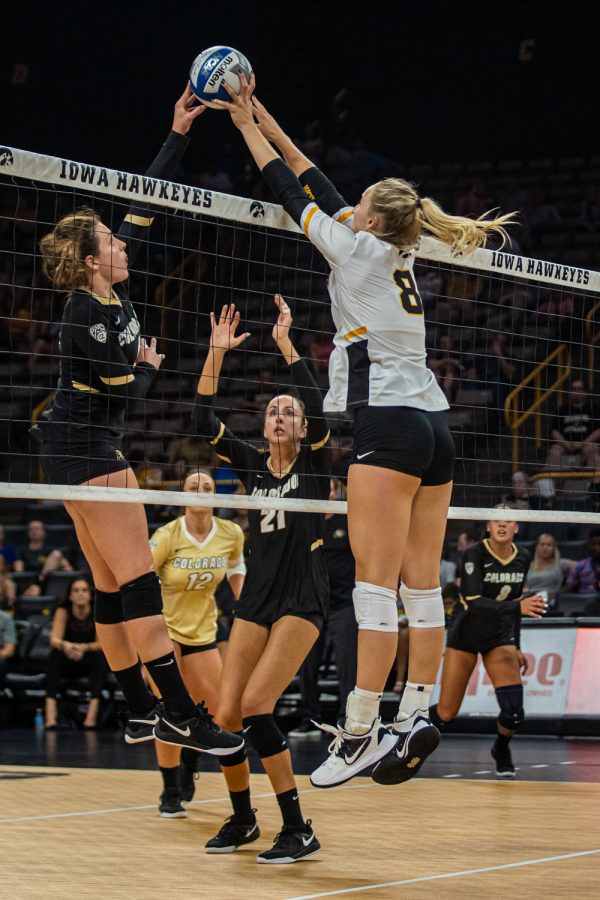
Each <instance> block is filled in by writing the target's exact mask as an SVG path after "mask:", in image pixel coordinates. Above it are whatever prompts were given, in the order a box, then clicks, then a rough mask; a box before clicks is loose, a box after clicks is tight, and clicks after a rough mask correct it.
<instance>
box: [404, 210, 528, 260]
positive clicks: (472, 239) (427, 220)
mask: <svg viewBox="0 0 600 900" xmlns="http://www.w3.org/2000/svg"><path fill="white" fill-rule="evenodd" d="M420 205H421V209H420V210H419V211H418V212H417V216H418V218H419V219H420V220H421V223H422V225H421V227H422V230H423V231H427V232H429V233H430V234H432V235H433V237H435V238H437V239H438V241H441V242H442V243H443V244H448V246H449V247H450V248H451V249H452V252H453V253H455V254H457V255H458V254H466V253H472V252H473V250H477V249H478V248H479V247H485V245H486V243H487V240H488V237H489V235H490V234H497V235H499V236H500V238H501V239H502V244H501V245H500V246H501V247H503V246H504V244H505V243H506V242H507V241H508V234H507V233H506V230H505V228H504V226H505V225H507V224H508V223H509V222H512V221H513V218H514V213H507V214H506V215H504V216H497V217H495V218H488V216H490V215H491V212H492V211H490V212H488V213H484V214H483V215H482V216H479V218H478V219H467V218H466V217H465V216H451V215H449V214H448V213H445V212H444V210H443V209H442V208H441V206H439V205H438V204H437V203H436V202H435V200H432V199H431V197H423V198H422V199H421V204H420Z"/></svg>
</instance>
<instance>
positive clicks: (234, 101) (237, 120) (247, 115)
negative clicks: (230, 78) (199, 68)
mask: <svg viewBox="0 0 600 900" xmlns="http://www.w3.org/2000/svg"><path fill="white" fill-rule="evenodd" d="M238 78H239V79H240V92H239V94H236V92H235V91H234V90H233V88H232V87H231V86H230V85H229V84H227V82H226V81H224V82H223V88H224V89H225V90H226V91H227V93H228V94H229V96H230V97H231V100H230V101H229V102H227V101H226V100H213V103H214V104H215V106H218V107H219V108H220V109H226V110H227V111H228V112H229V114H230V115H231V119H232V121H233V124H234V125H235V126H236V127H237V128H239V129H240V131H243V130H244V129H245V128H256V122H255V121H254V107H253V106H252V94H253V93H254V88H255V87H256V79H255V78H254V73H253V74H252V75H251V76H250V81H246V77H245V75H244V73H243V72H240V73H239V75H238Z"/></svg>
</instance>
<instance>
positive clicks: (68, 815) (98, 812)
mask: <svg viewBox="0 0 600 900" xmlns="http://www.w3.org/2000/svg"><path fill="white" fill-rule="evenodd" d="M80 771H88V770H87V769H84V770H80ZM96 771H101V772H105V771H109V770H107V769H97V770H96ZM121 771H126V770H121ZM206 774H215V775H218V772H214V773H206ZM420 780H422V781H425V780H426V779H420ZM375 787H379V785H377V784H375V783H374V782H371V783H370V784H349V785H343V786H342V789H343V790H348V791H357V790H366V789H367V788H375ZM322 792H323V789H322V788H299V790H298V793H299V794H321V793H322ZM275 796H276V795H275V792H274V791H270V792H269V793H266V794H252V798H253V799H257V800H261V799H262V800H264V799H265V798H268V797H275ZM229 802H231V801H230V798H229V796H227V797H211V798H210V799H208V800H192V801H191V802H190V803H189V805H188V808H189V807H191V806H193V805H195V806H202V805H207V804H209V803H229ZM144 809H157V805H156V803H147V804H145V805H144V806H115V807H111V808H109V809H87V810H78V811H75V812H62V813H47V814H45V815H43V816H19V817H17V818H14V819H0V825H15V824H17V823H18V822H41V821H47V820H48V819H72V818H76V817H77V816H102V815H111V814H112V813H122V812H138V811H140V810H144Z"/></svg>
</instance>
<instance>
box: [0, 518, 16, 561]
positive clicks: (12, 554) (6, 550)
mask: <svg viewBox="0 0 600 900" xmlns="http://www.w3.org/2000/svg"><path fill="white" fill-rule="evenodd" d="M0 556H2V557H3V558H4V562H5V563H6V571H7V572H10V571H11V569H12V567H13V565H14V562H15V560H16V558H17V548H16V547H15V545H14V544H9V543H7V541H6V536H5V534H4V525H0Z"/></svg>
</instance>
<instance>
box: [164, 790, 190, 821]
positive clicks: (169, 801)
mask: <svg viewBox="0 0 600 900" xmlns="http://www.w3.org/2000/svg"><path fill="white" fill-rule="evenodd" d="M158 811H159V813H160V814H161V816H162V818H163V819H185V817H186V816H187V813H186V811H185V809H184V808H183V806H182V805H181V795H180V793H179V791H178V790H177V788H166V790H164V791H163V792H162V794H161V795H160V801H159V804H158Z"/></svg>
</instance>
